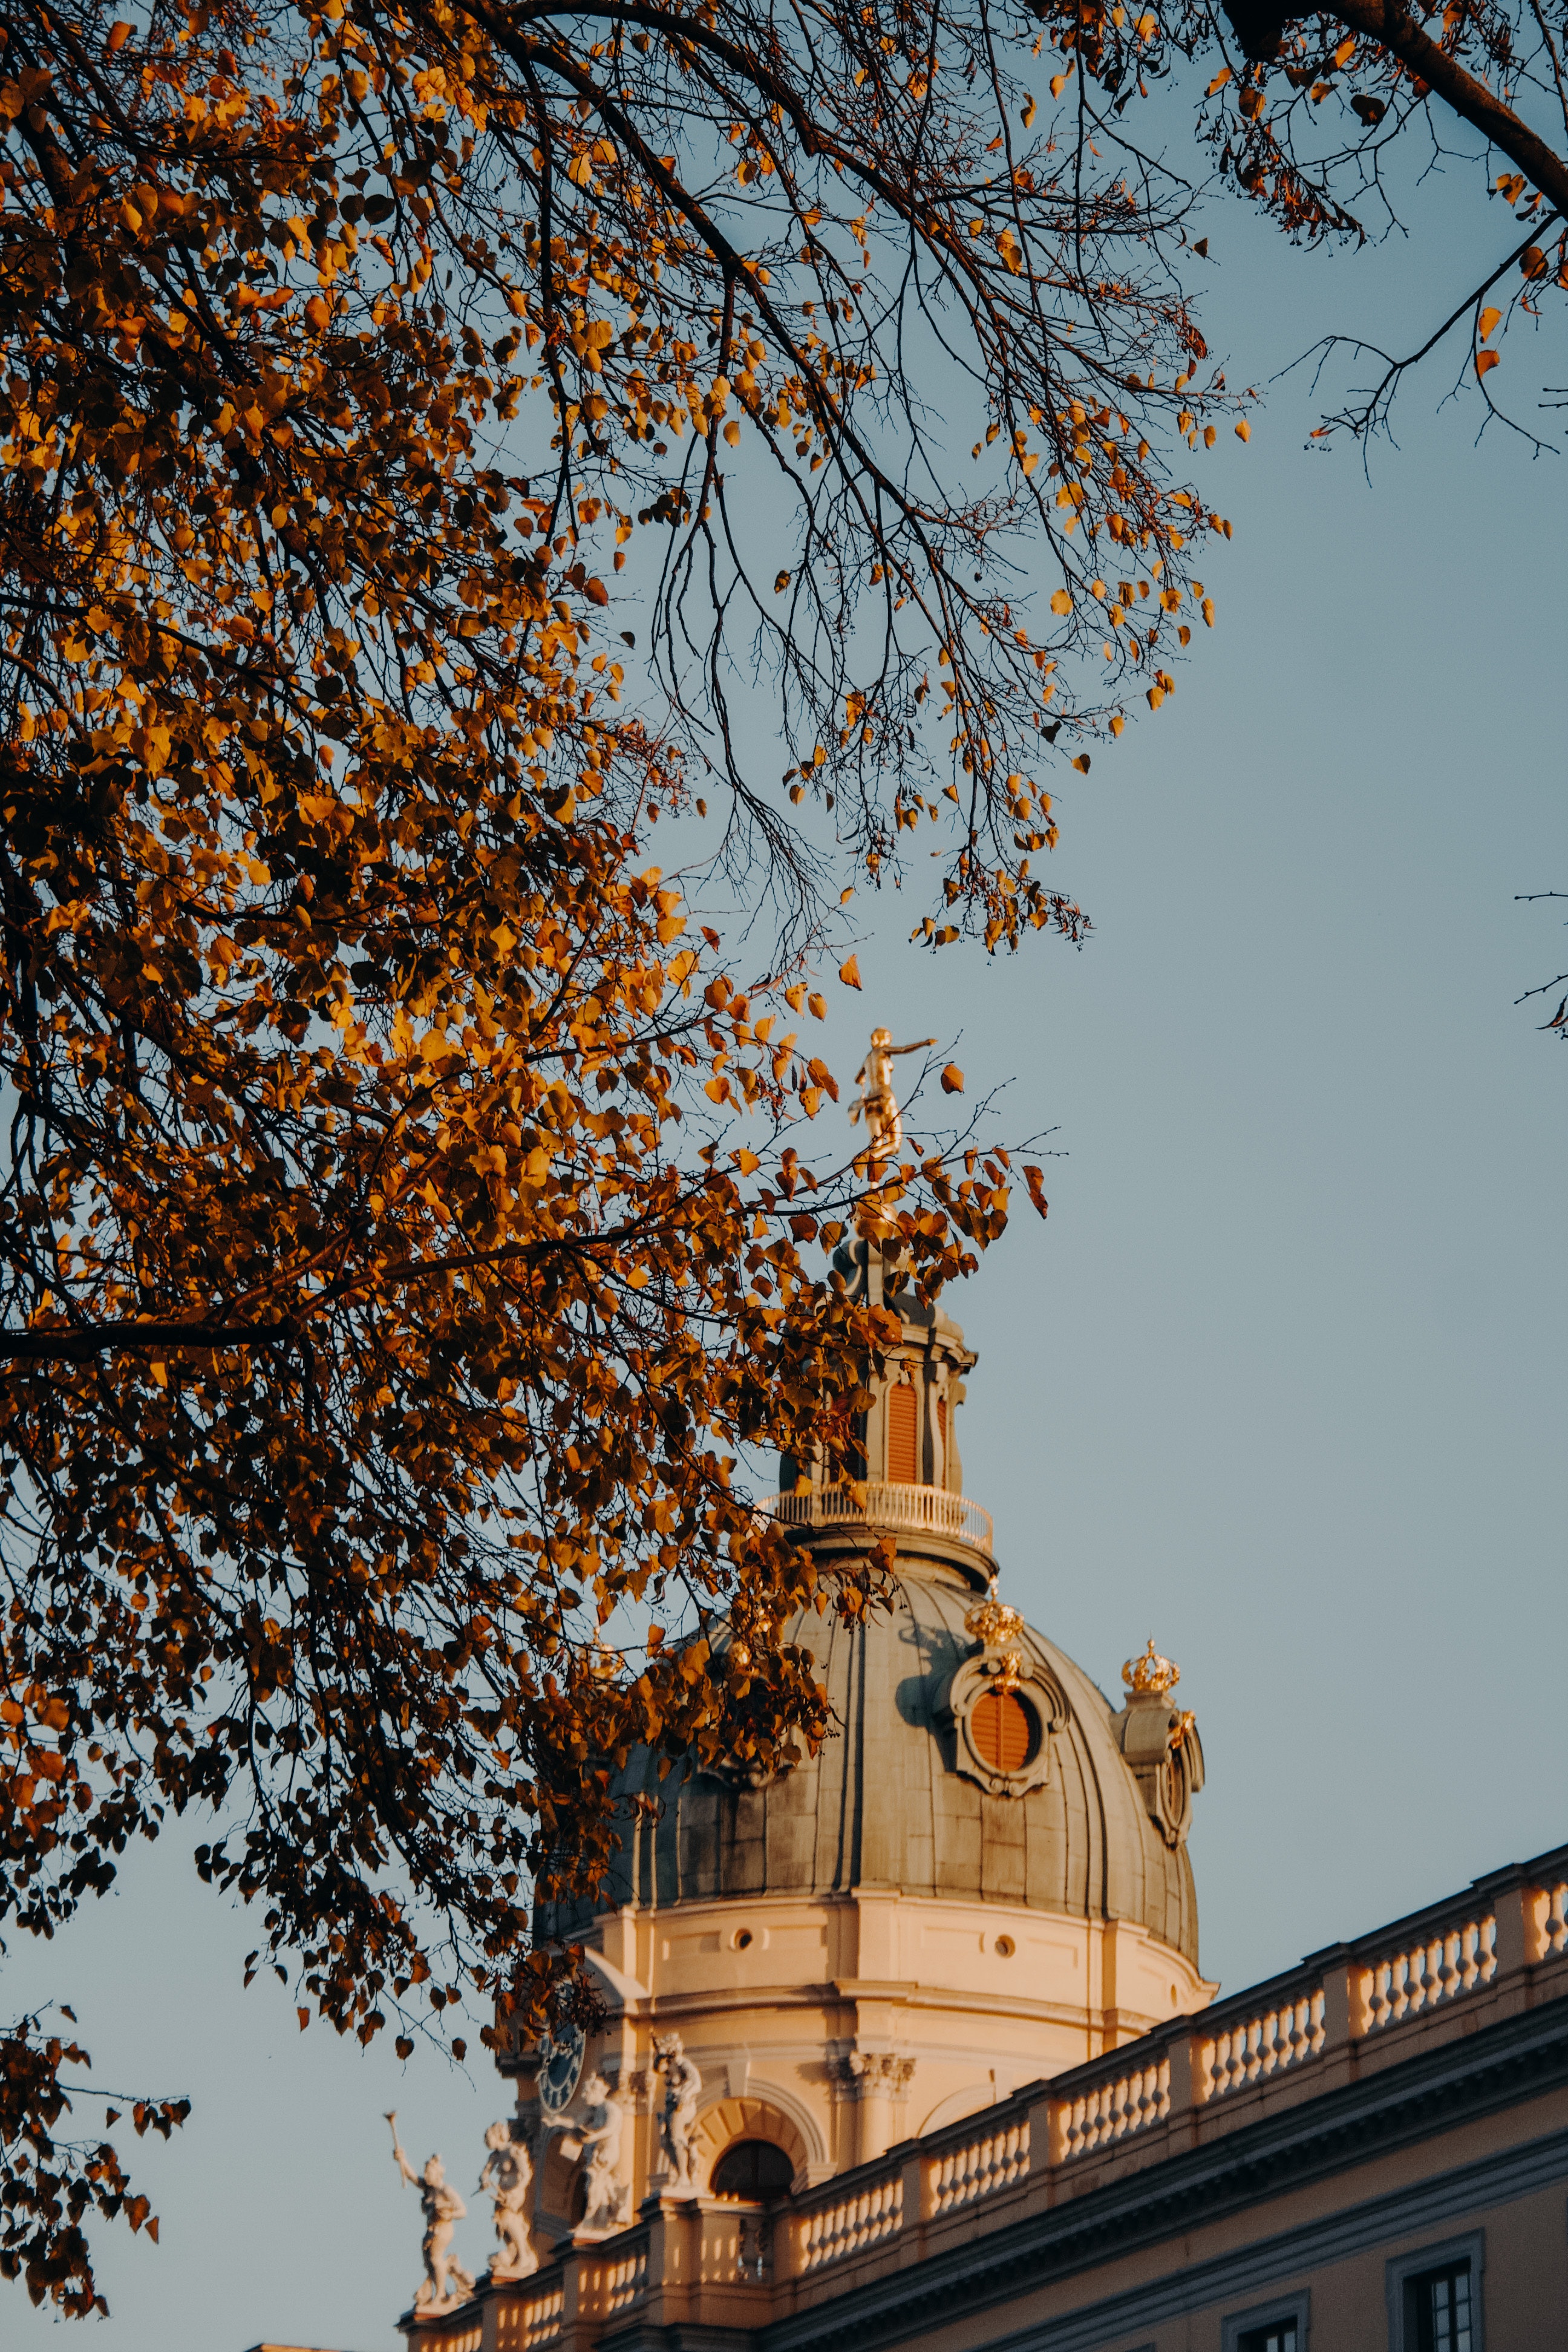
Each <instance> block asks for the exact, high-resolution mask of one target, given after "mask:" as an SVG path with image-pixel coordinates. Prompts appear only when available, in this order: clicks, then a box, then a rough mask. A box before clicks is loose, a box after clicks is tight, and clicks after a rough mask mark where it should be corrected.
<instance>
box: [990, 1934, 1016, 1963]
mask: <svg viewBox="0 0 1568 2352" xmlns="http://www.w3.org/2000/svg"><path fill="white" fill-rule="evenodd" d="M991 1948H992V1950H993V1951H994V1953H995V1954H996V1956H997V1958H999V1959H1004V1960H1010V1959H1011V1958H1012V1957H1013V1955H1014V1953H1015V1952H1016V1950H1017V1948H1018V1947H1017V1945H1016V1943H1015V1942H1014V1941H1013V1938H1012V1937H1011V1936H998V1937H997V1938H996V1941H995V1942H994V1944H993V1945H992V1947H991Z"/></svg>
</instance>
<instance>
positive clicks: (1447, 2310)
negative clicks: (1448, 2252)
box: [1405, 2263, 1470, 2352]
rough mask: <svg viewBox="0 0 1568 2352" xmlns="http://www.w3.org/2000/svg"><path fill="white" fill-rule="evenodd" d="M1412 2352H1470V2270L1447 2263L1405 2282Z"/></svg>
mask: <svg viewBox="0 0 1568 2352" xmlns="http://www.w3.org/2000/svg"><path fill="white" fill-rule="evenodd" d="M1405 2304H1406V2306H1407V2309H1408V2319H1407V2322H1406V2326H1405V2342H1406V2344H1407V2345H1408V2346H1409V2347H1410V2352H1470V2266H1469V2264H1468V2263H1444V2265H1443V2267H1442V2269H1441V2270H1436V2271H1423V2272H1422V2273H1421V2274H1420V2276H1419V2277H1418V2278H1413V2279H1406V2281H1405Z"/></svg>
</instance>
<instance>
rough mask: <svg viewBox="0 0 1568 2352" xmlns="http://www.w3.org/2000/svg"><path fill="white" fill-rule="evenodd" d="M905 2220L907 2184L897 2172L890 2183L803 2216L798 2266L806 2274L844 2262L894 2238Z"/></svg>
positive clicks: (875, 2183)
mask: <svg viewBox="0 0 1568 2352" xmlns="http://www.w3.org/2000/svg"><path fill="white" fill-rule="evenodd" d="M903 2218H904V2180H903V2175H902V2173H901V2172H896V2173H894V2174H893V2176H892V2178H891V2179H883V2180H875V2181H872V2182H870V2183H869V2184H868V2186H867V2187H866V2188H864V2189H858V2190H856V2191H855V2193H854V2194H853V2195H851V2196H848V2197H840V2198H838V2199H837V2200H835V2201H834V2202H833V2203H832V2204H829V2205H821V2206H818V2207H817V2208H816V2210H813V2211H807V2212H805V2213H803V2214H802V2215H801V2216H800V2218H799V2221H798V2222H797V2224H796V2227H797V2230H798V2232H799V2236H798V2240H797V2245H798V2253H797V2261H796V2266H797V2268H798V2269H799V2270H800V2271H802V2272H803V2273H805V2272H809V2271H819V2270H821V2269H823V2268H824V2267H825V2265H826V2264H827V2263H837V2262H842V2261H843V2259H844V2257H845V2255H846V2254H855V2253H858V2252H859V2251H860V2249H861V2247H862V2246H875V2245H877V2244H879V2242H881V2240H882V2239H884V2238H890V2237H892V2236H893V2235H894V2233H895V2232H896V2231H898V2230H900V2229H901V2227H902V2226H903Z"/></svg>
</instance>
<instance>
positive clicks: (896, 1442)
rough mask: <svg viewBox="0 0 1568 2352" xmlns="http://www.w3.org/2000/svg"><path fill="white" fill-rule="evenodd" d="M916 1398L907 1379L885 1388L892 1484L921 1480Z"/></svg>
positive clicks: (889, 1478) (889, 1480) (917, 1404)
mask: <svg viewBox="0 0 1568 2352" xmlns="http://www.w3.org/2000/svg"><path fill="white" fill-rule="evenodd" d="M919 1420H920V1412H919V1401H918V1399H917V1398H916V1395H915V1392H914V1391H913V1389H912V1388H910V1385H909V1382H908V1381H900V1383H899V1385H898V1386H897V1387H896V1388H890V1389H889V1391H888V1482H889V1486H918V1485H919V1484H920V1456H919V1451H918V1448H917V1445H916V1435H917V1431H918V1427H919Z"/></svg>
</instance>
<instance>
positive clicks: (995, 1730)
mask: <svg viewBox="0 0 1568 2352" xmlns="http://www.w3.org/2000/svg"><path fill="white" fill-rule="evenodd" d="M969 1736H970V1738H972V1739H973V1742H974V1746H975V1748H976V1751H977V1752H978V1754H979V1755H980V1756H981V1757H982V1758H983V1759H984V1761H985V1762H986V1763H987V1764H989V1765H990V1767H991V1769H992V1770H993V1771H994V1772H1021V1771H1022V1770H1023V1769H1024V1767H1025V1765H1026V1763H1027V1762H1028V1760H1029V1759H1030V1757H1031V1756H1032V1755H1033V1754H1034V1750H1035V1718H1034V1717H1033V1716H1032V1715H1031V1714H1030V1712H1029V1710H1028V1708H1027V1707H1026V1706H1025V1705H1024V1702H1023V1700H1022V1699H1020V1698H1015V1697H1014V1696H1013V1694H1012V1692H1011V1691H986V1692H984V1694H983V1695H982V1696H981V1697H979V1698H977V1699H976V1700H975V1702H974V1707H973V1713H972V1714H971V1716H970V1718H969Z"/></svg>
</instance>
